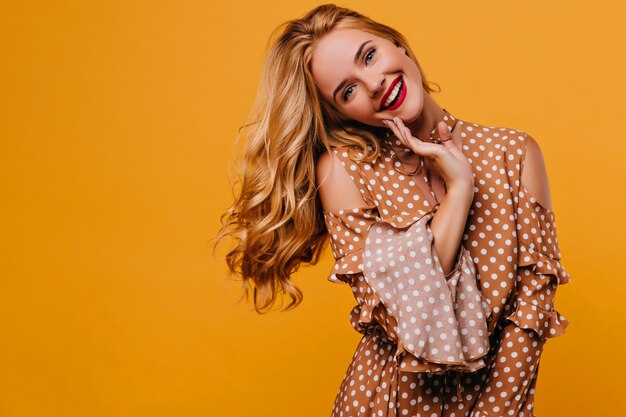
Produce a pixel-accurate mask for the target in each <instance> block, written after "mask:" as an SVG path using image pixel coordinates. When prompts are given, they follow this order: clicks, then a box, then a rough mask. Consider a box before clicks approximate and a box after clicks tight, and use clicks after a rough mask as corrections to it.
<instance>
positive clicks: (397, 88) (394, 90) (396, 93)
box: [384, 81, 402, 107]
mask: <svg viewBox="0 0 626 417" xmlns="http://www.w3.org/2000/svg"><path fill="white" fill-rule="evenodd" d="M401 87H402V81H400V82H398V84H396V86H395V87H394V88H393V91H392V92H391V94H389V97H387V100H386V101H385V104H384V106H385V107H387V106H389V104H390V103H391V102H392V101H394V100H395V98H396V96H397V95H398V92H399V91H400V88H401Z"/></svg>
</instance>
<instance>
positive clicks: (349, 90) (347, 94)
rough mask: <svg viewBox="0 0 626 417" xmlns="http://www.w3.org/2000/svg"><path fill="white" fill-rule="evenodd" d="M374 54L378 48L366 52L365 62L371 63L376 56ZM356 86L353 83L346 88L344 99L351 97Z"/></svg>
mask: <svg viewBox="0 0 626 417" xmlns="http://www.w3.org/2000/svg"><path fill="white" fill-rule="evenodd" d="M374 55H376V48H372V49H370V50H369V51H367V54H365V57H364V60H365V64H369V63H370V62H371V61H372V59H373V58H374ZM353 88H354V86H353V85H351V86H350V87H348V88H346V91H344V93H343V96H342V98H343V101H347V100H348V97H350V95H351V94H352V89H353Z"/></svg>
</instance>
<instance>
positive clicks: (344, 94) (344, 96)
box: [342, 85, 354, 101]
mask: <svg viewBox="0 0 626 417" xmlns="http://www.w3.org/2000/svg"><path fill="white" fill-rule="evenodd" d="M353 88H354V86H353V85H351V86H350V87H348V88H346V91H344V93H343V96H342V97H343V101H346V100H348V97H350V94H348V93H352V89H353Z"/></svg>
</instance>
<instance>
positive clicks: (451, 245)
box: [430, 183, 474, 275]
mask: <svg viewBox="0 0 626 417" xmlns="http://www.w3.org/2000/svg"><path fill="white" fill-rule="evenodd" d="M473 198H474V189H473V184H472V183H468V184H467V185H463V186H459V185H454V184H453V185H452V186H450V188H449V189H448V192H447V193H446V195H445V197H444V199H443V201H442V202H441V204H439V208H438V209H437V212H436V213H435V216H434V217H433V218H432V220H431V222H430V228H431V230H432V231H433V236H434V247H435V252H436V253H437V256H438V257H439V262H440V263H441V266H442V268H443V272H444V274H446V275H448V274H449V273H450V272H451V270H454V268H455V266H456V264H457V261H458V255H459V252H460V250H459V249H460V245H461V238H462V237H463V231H464V230H465V223H466V222H467V216H468V213H469V209H470V207H471V205H472V200H473Z"/></svg>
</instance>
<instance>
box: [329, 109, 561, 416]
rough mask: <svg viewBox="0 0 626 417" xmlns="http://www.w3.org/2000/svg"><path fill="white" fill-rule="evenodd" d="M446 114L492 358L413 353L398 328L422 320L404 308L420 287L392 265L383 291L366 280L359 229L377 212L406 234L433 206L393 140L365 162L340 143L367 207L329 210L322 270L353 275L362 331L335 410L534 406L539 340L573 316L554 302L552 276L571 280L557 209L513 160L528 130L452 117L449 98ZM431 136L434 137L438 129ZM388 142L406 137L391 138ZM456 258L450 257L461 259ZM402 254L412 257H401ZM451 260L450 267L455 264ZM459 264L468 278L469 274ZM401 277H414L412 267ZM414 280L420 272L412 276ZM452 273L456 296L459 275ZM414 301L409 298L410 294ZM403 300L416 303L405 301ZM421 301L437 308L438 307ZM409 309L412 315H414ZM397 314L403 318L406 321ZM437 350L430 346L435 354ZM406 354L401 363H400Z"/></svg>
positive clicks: (365, 229)
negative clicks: (463, 170) (463, 364)
mask: <svg viewBox="0 0 626 417" xmlns="http://www.w3.org/2000/svg"><path fill="white" fill-rule="evenodd" d="M444 110H445V109H444ZM441 120H443V121H445V122H446V124H447V125H448V128H449V130H453V129H456V130H459V131H460V137H461V138H462V151H463V153H464V154H465V155H466V156H467V157H468V159H469V161H470V163H471V164H472V170H473V175H474V183H475V189H474V191H475V194H474V200H473V202H472V206H471V208H470V211H469V215H468V219H467V223H466V228H465V231H464V234H463V239H462V246H463V247H464V248H466V251H467V252H468V254H469V255H468V256H467V260H468V261H469V260H471V261H472V262H473V268H474V270H475V278H476V286H477V287H476V288H478V289H479V290H480V292H481V293H482V295H483V297H484V301H486V304H485V306H486V309H485V310H484V311H483V313H485V312H486V313H488V315H487V323H486V324H487V330H488V336H489V341H490V345H489V352H488V353H487V355H486V356H485V357H484V358H483V359H484V361H485V362H486V363H487V366H483V367H481V368H479V369H478V370H476V371H475V372H470V373H462V372H458V371H452V370H449V369H444V368H445V366H444V365H443V364H435V363H432V362H427V361H423V360H422V361H420V360H419V358H416V355H419V354H420V351H419V350H418V351H415V352H414V353H412V351H413V350H409V349H407V346H406V344H403V342H402V338H403V337H406V336H403V332H405V331H406V330H407V329H413V331H415V330H414V329H419V331H420V332H424V331H425V330H426V329H425V326H426V323H422V325H423V326H422V325H420V324H418V323H417V319H418V318H419V317H418V316H416V315H415V314H413V316H412V315H411V314H410V313H415V311H417V312H418V314H419V312H421V310H420V309H419V308H422V309H424V308H426V307H425V306H418V305H417V302H418V301H420V300H421V299H420V298H419V296H416V298H411V295H412V293H411V294H410V293H407V292H406V289H407V288H409V283H408V282H405V281H403V280H395V278H396V277H393V279H392V280H391V282H388V281H387V280H386V278H385V277H384V274H383V276H382V278H381V279H380V281H382V282H383V283H384V288H379V289H378V291H377V289H376V287H375V286H376V284H377V283H376V282H374V281H370V282H368V279H367V278H369V276H368V277H366V275H368V273H367V266H365V265H364V260H365V258H368V257H367V256H365V254H364V251H365V244H366V239H367V237H368V234H369V233H370V232H371V229H370V228H371V227H372V226H373V225H374V224H376V225H377V226H380V227H381V228H382V229H383V233H384V231H385V230H394V236H395V238H396V239H402V237H401V236H399V234H398V233H396V231H397V230H404V229H406V228H408V227H410V226H412V225H413V226H414V225H415V224H417V221H418V220H419V219H422V218H424V217H425V216H426V215H427V214H429V213H431V212H433V213H434V210H433V207H431V206H430V205H429V204H428V200H430V199H427V198H425V197H426V196H425V195H423V194H422V191H421V190H420V188H419V187H418V186H417V185H416V183H415V182H414V181H413V177H409V176H404V175H401V174H400V173H398V172H397V171H395V170H394V169H393V161H392V159H391V151H390V149H389V148H388V146H385V143H384V140H383V141H382V142H383V143H381V145H382V148H381V153H380V155H379V156H378V158H376V159H375V160H374V161H371V162H358V163H357V162H354V160H353V159H354V158H353V154H352V150H351V149H349V148H347V147H342V148H336V149H334V153H335V155H337V156H338V157H339V159H340V160H341V162H342V164H343V166H344V167H345V168H346V171H347V172H348V174H349V175H350V177H351V178H352V180H353V182H354V183H355V185H356V186H357V187H358V189H359V191H360V192H361V194H362V196H363V199H364V201H365V202H366V204H367V207H362V208H347V209H343V210H335V211H332V212H324V215H325V221H326V225H327V228H328V231H329V234H330V242H331V248H332V251H333V255H334V257H335V259H336V263H335V265H334V267H333V270H332V272H331V274H330V275H329V277H328V279H329V280H330V281H331V282H343V283H347V284H348V285H350V287H351V289H352V293H353V295H354V297H355V300H356V301H357V305H356V306H355V307H354V308H353V309H352V311H351V312H350V322H351V324H352V326H353V327H354V329H355V330H357V331H358V332H360V333H362V334H363V337H362V339H361V342H360V343H359V346H358V348H357V351H356V352H355V354H354V356H353V358H352V361H351V363H350V366H349V368H348V371H347V373H346V376H345V378H344V379H343V381H342V383H341V386H340V388H339V392H338V394H337V397H336V399H335V404H334V407H333V412H332V417H340V416H342V417H349V416H379V415H380V416H388V417H389V416H393V417H395V416H431V415H432V416H446V417H461V416H463V417H468V416H469V417H472V416H473V417H485V416H488V417H495V416H516V417H533V416H534V414H533V408H534V405H533V404H534V393H535V384H536V380H537V374H538V368H539V366H538V365H539V358H540V354H541V352H542V349H543V346H544V343H545V342H546V340H547V339H548V338H551V337H555V336H559V335H561V334H563V333H564V330H565V328H566V327H567V325H568V322H567V320H566V319H565V317H563V316H562V315H561V314H560V313H559V312H558V311H557V310H556V309H555V308H554V296H555V293H556V288H557V286H558V285H560V284H565V283H567V282H569V281H570V280H571V277H570V276H569V274H568V273H567V272H566V271H565V268H564V267H563V265H561V263H560V252H559V247H558V239H557V236H556V223H555V218H554V213H553V212H552V211H550V210H548V209H546V208H545V207H542V206H541V205H540V204H539V203H538V202H537V200H535V199H534V198H533V197H532V196H531V195H530V193H528V190H527V189H526V188H525V187H524V184H521V179H520V172H521V170H522V167H523V163H524V158H525V152H526V144H527V142H528V138H529V135H528V134H527V133H525V132H522V131H520V130H515V129H509V128H505V127H493V126H482V125H479V124H476V123H469V122H465V121H463V120H458V119H456V118H455V117H454V116H452V115H451V114H450V113H449V112H448V111H447V110H445V115H444V117H443V118H442V119H441ZM437 122H438V121H437ZM435 126H436V123H435ZM456 130H455V132H456ZM429 139H430V140H432V141H437V140H438V132H436V129H433V130H432V132H431V136H430V138H429ZM390 140H391V139H390ZM393 140H395V139H393ZM395 146H396V147H400V146H402V143H401V142H400V141H399V140H395ZM415 227H417V226H415ZM375 233H376V232H374V234H375ZM374 234H372V235H371V236H373V235H374ZM405 236H406V235H405ZM381 243H382V242H381ZM394 248H395V247H394ZM394 250H395V249H394ZM401 253H405V251H404V250H403V251H396V252H394V254H395V256H394V257H392V258H388V259H385V262H387V263H389V262H391V261H395V262H401V259H400V256H401V255H400V254H401ZM371 255H376V254H375V253H374V252H373V253H371ZM405 256H406V255H405ZM461 258H462V256H460V258H459V260H457V264H456V265H457V268H458V265H459V264H460V261H461ZM432 261H433V263H432V264H430V265H429V266H430V267H431V268H434V269H435V270H436V269H437V267H436V266H433V265H435V262H436V261H437V260H435V258H434V256H433V257H432ZM381 262H382V260H381ZM404 262H408V261H407V260H406V258H405V259H404ZM423 262H425V261H423ZM423 262H422V263H423ZM397 265H398V264H397V263H396V264H395V265H394V267H397ZM466 265H469V263H468V264H466ZM371 267H372V268H375V265H374V264H372V265H371ZM415 271H417V270H415ZM458 272H459V271H458V270H457V269H455V274H457V273H458ZM369 275H370V276H371V274H369ZM414 275H415V273H414ZM461 275H464V276H466V277H467V278H468V279H469V275H465V274H461ZM415 276H416V277H418V278H419V275H415ZM431 278H434V279H431ZM402 279H410V278H408V275H407V276H404V277H402ZM414 279H415V278H414ZM440 279H441V277H440V275H438V274H436V277H435V276H432V277H429V279H428V283H429V285H430V287H431V291H435V289H436V290H437V292H438V293H443V294H444V295H445V293H444V292H443V291H442V288H441V287H442V285H440V287H439V288H437V287H434V283H435V282H440V284H441V280H440ZM448 283H449V282H448ZM418 284H419V283H418V282H415V283H414V284H412V285H413V286H411V287H410V288H411V289H413V288H414V287H416V286H417V285H418ZM400 285H402V286H400ZM425 285H427V284H425V283H424V286H425ZM456 285H457V287H456V288H457V290H456V291H457V300H458V298H459V297H460V295H459V294H458V288H459V287H458V286H459V283H458V282H457V283H456ZM418 289H419V288H418ZM424 289H425V288H424V287H422V290H424ZM384 290H386V291H384ZM392 290H393V291H392ZM450 291H451V293H452V292H453V290H450ZM387 292H388V293H390V294H391V300H394V301H395V308H394V307H393V305H394V303H393V302H390V301H391V300H386V298H387V296H386V295H385V294H386V293H387ZM403 297H407V298H406V299H403ZM398 300H400V301H398ZM385 302H386V304H385ZM412 302H415V304H414V305H411V303H412ZM422 303H423V301H422ZM387 306H389V307H390V308H387ZM407 307H411V308H413V307H415V310H413V311H411V312H407V311H406V308H407ZM427 308H428V309H430V312H431V313H432V312H433V309H434V308H435V307H433V306H428V307H427ZM403 309H404V310H403ZM463 310H464V311H465V313H466V314H467V313H468V308H467V306H465V307H463V308H462V309H459V310H457V312H456V314H455V316H456V317H457V319H458V317H459V316H460V315H461V314H462V313H463ZM470 310H471V309H470ZM400 311H402V313H403V314H402V317H400V314H399V313H400ZM427 311H428V310H427ZM438 313H439V309H438ZM411 317H414V319H415V320H416V322H415V323H411ZM433 317H435V315H434V314H431V318H433ZM427 319H428V317H427ZM427 319H424V320H427ZM428 322H429V323H430V321H428ZM402 323H406V328H403V327H402ZM410 325H413V327H410ZM431 330H432V329H431ZM409 331H410V330H409ZM441 334H446V337H449V336H452V335H451V334H449V333H445V332H441ZM417 336H419V335H417ZM415 340H418V341H419V339H415ZM413 347H414V348H415V343H414V344H413ZM418 347H419V345H418ZM424 348H426V345H425V346H424ZM403 351H404V352H403ZM423 352H424V351H422V353H423ZM427 353H428V354H432V351H431V352H427ZM440 353H441V351H440V350H437V352H436V353H435V354H436V355H437V354H440ZM414 358H415V359H414ZM431 358H432V356H431ZM413 360H414V361H415V362H413ZM403 364H405V365H406V366H405V367H402V365H403ZM442 371H443V372H444V373H443V374H441V373H440V372H442Z"/></svg>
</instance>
